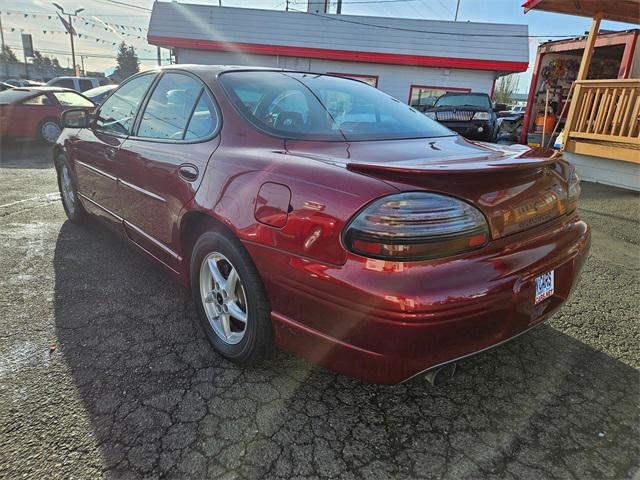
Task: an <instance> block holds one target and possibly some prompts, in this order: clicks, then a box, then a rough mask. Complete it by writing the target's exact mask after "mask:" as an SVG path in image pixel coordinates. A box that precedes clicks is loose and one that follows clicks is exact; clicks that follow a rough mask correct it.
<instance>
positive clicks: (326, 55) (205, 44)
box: [147, 35, 529, 72]
mask: <svg viewBox="0 0 640 480" xmlns="http://www.w3.org/2000/svg"><path fill="white" fill-rule="evenodd" d="M147 40H148V41H149V43H150V44H152V45H158V46H160V47H167V48H170V47H181V48H191V49H194V50H216V51H223V52H229V51H231V52H233V51H237V52H243V53H255V54H259V55H286V56H292V57H304V58H322V59H327V60H346V61H351V62H363V63H384V64H391V65H412V66H420V67H439V68H467V69H470V70H495V71H501V72H524V71H525V70H526V69H527V67H528V66H529V64H528V62H507V61H502V60H481V59H475V58H451V57H427V56H422V55H404V54H395V53H377V52H358V51H352V50H330V49H326V48H308V47H292V46H285V45H259V44H253V43H231V42H217V41H213V40H194V39H188V38H173V37H158V36H155V35H149V36H148V38H147Z"/></svg>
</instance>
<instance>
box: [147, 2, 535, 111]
mask: <svg viewBox="0 0 640 480" xmlns="http://www.w3.org/2000/svg"><path fill="white" fill-rule="evenodd" d="M325 5H327V3H325V2H324V0H323V1H320V2H319V1H317V0H310V2H309V6H308V10H307V11H305V12H297V11H295V12H294V11H288V12H285V11H275V10H259V9H249V8H234V7H219V6H209V5H189V4H184V3H177V2H155V3H154V5H153V12H152V14H151V20H150V25H149V33H148V40H149V43H151V44H153V45H157V46H160V47H166V48H171V49H172V50H173V52H174V55H175V59H176V62H177V63H200V64H225V65H249V66H261V67H277V68H287V69H293V70H299V71H312V72H318V73H333V74H339V75H342V76H346V77H352V78H357V79H359V80H362V81H365V82H368V83H370V84H372V85H374V86H376V87H378V88H379V89H380V90H382V91H384V92H386V93H388V94H390V95H392V96H394V97H396V98H398V99H400V100H403V101H407V102H409V103H411V104H412V105H414V106H416V107H422V108H424V107H427V106H430V104H432V103H433V101H434V100H435V99H436V98H437V97H439V96H440V95H442V94H444V93H445V92H447V91H453V92H468V91H473V92H483V93H487V94H490V95H491V94H492V93H493V89H494V87H495V82H496V79H497V78H498V77H500V76H502V75H507V74H510V73H515V72H524V71H525V70H526V69H527V66H528V61H529V46H528V39H527V35H528V28H527V26H526V25H509V24H498V23H473V22H449V21H436V20H413V19H404V18H383V17H364V16H353V15H334V14H327V13H325V12H324V9H325V8H326V7H325Z"/></svg>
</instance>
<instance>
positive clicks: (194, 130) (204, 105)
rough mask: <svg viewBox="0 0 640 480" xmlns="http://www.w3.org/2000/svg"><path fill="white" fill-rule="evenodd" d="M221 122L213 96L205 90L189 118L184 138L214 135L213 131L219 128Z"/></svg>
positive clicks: (195, 138)
mask: <svg viewBox="0 0 640 480" xmlns="http://www.w3.org/2000/svg"><path fill="white" fill-rule="evenodd" d="M219 122H220V118H219V117H218V112H217V110H216V108H215V107H214V106H213V102H212V101H211V97H210V96H209V94H208V93H207V92H206V91H203V92H202V95H200V100H198V103H197V104H196V108H195V110H194V111H193V115H192V116H191V119H190V120H189V125H188V126H187V131H186V132H185V134H184V139H185V140H197V139H198V138H206V137H208V136H210V135H213V132H215V131H216V130H217V129H218V123H219Z"/></svg>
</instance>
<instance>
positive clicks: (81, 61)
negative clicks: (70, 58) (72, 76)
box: [80, 55, 87, 76]
mask: <svg viewBox="0 0 640 480" xmlns="http://www.w3.org/2000/svg"><path fill="white" fill-rule="evenodd" d="M80 63H81V64H82V75H83V76H86V75H87V72H85V71H84V55H80Z"/></svg>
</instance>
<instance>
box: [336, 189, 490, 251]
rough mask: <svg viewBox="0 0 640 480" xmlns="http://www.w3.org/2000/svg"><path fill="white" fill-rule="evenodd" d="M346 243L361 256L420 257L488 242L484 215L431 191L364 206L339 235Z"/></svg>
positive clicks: (470, 248) (482, 244) (457, 201)
mask: <svg viewBox="0 0 640 480" xmlns="http://www.w3.org/2000/svg"><path fill="white" fill-rule="evenodd" d="M343 241H344V244H345V246H346V247H347V248H348V249H349V250H350V251H352V252H354V253H358V254H360V255H363V256H365V257H372V258H380V259H385V260H399V261H400V260H422V259H428V258H438V257H446V256H450V255H456V254H458V253H462V252H466V251H469V250H475V249H477V248H481V247H482V246H484V245H486V244H487V242H488V241H489V227H488V225H487V221H486V220H485V218H484V216H483V215H482V213H480V211H479V210H477V209H476V208H474V207H473V206H471V205H469V204H468V203H466V202H463V201H461V200H458V199H456V198H452V197H447V196H445V195H439V194H435V193H427V192H409V193H400V194H396V195H389V196H387V197H383V198H380V199H378V200H376V201H374V202H372V203H371V204H369V205H368V206H367V207H365V208H364V209H363V210H362V211H361V212H360V213H359V214H358V215H357V216H356V217H355V218H354V219H353V220H351V222H350V223H349V225H347V228H346V229H345V231H344V234H343Z"/></svg>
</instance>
